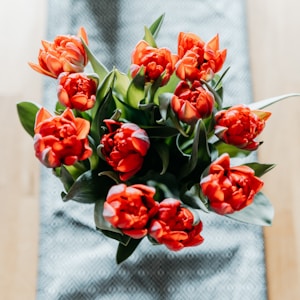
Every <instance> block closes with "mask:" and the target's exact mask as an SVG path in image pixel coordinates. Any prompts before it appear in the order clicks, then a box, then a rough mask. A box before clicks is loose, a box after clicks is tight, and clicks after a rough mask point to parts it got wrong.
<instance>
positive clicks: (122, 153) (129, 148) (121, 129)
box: [100, 120, 150, 181]
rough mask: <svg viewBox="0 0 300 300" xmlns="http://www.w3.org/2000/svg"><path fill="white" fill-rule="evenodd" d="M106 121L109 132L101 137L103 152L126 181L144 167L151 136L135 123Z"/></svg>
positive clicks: (109, 162) (108, 161)
mask: <svg viewBox="0 0 300 300" xmlns="http://www.w3.org/2000/svg"><path fill="white" fill-rule="evenodd" d="M104 122H105V124H106V126H107V128H108V130H109V133H107V134H104V135H103V137H102V139H101V142H100V144H101V145H102V148H101V152H102V154H103V156H104V157H105V159H106V161H107V163H108V164H109V165H110V166H111V167H112V168H113V169H114V170H115V171H117V172H119V177H120V179H121V180H123V181H126V180H127V179H129V178H130V177H132V176H133V175H134V174H136V173H137V172H138V171H139V170H140V169H141V168H142V165H143V162H144V157H145V156H146V154H147V151H148V149H149V147H150V140H149V137H148V135H147V133H146V131H145V130H143V129H141V128H140V127H138V126H137V125H136V124H134V123H121V122H117V121H114V120H104Z"/></svg>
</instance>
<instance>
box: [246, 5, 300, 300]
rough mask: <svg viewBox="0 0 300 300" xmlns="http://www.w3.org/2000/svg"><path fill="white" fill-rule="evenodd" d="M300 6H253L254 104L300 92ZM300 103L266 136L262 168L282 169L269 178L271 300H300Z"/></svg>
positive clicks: (277, 111) (280, 111)
mask: <svg viewBox="0 0 300 300" xmlns="http://www.w3.org/2000/svg"><path fill="white" fill-rule="evenodd" d="M299 9H300V2H299V1H296V0H265V1H258V0H255V1H253V0H248V25H249V27H248V28H249V33H250V37H249V38H250V40H249V41H250V54H251V66H252V76H253V87H254V98H255V100H260V99H263V98H268V97H273V96H275V95H280V94H285V93H289V92H300V84H299V83H300V73H299V67H300V56H299V49H300V39H299V28H300V18H299ZM299 101H300V98H299V97H297V98H295V99H289V100H287V101H285V102H281V103H277V104H275V105H274V106H272V107H271V108H270V109H269V110H270V111H271V112H272V113H273V115H272V117H271V119H270V121H268V124H267V127H266V129H265V131H264V134H263V135H262V139H263V140H264V141H265V143H264V144H263V145H262V147H261V148H260V150H259V159H260V160H261V161H262V162H270V163H276V164H277V166H276V168H275V169H274V170H272V172H270V173H269V174H267V175H266V176H265V178H264V180H265V183H266V184H265V188H264V191H265V193H266V194H267V196H268V197H269V198H270V199H271V201H272V202H273V204H274V206H275V220H274V224H273V225H272V227H270V228H266V229H265V249H266V262H267V279H268V294H269V299H271V300H279V299H300V285H299V283H300V277H299V275H300V256H299V254H300V219H299V217H298V211H299V210H300V201H299V195H300V185H299V183H298V182H299V172H298V169H299V166H300V156H299V147H300V138H299V128H300V118H299V113H300V102H299Z"/></svg>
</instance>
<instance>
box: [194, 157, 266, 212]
mask: <svg viewBox="0 0 300 300" xmlns="http://www.w3.org/2000/svg"><path fill="white" fill-rule="evenodd" d="M200 185H201V188H202V192H203V194H204V195H205V196H206V197H207V198H208V201H209V205H210V207H211V208H212V209H213V210H214V211H215V212H217V213H218V214H220V215H225V214H231V213H233V212H235V211H239V210H241V209H243V208H245V207H246V206H248V205H250V204H251V203H252V202H253V200H254V197H255V195H256V194H257V193H258V192H259V191H260V189H261V188H262V187H263V181H262V180H261V179H260V178H258V177H256V176H255V174H254V170H253V169H251V168H250V167H248V166H236V167H230V157H229V155H228V154H227V153H226V154H223V155H222V156H220V157H219V158H218V159H217V160H216V161H214V162H213V163H212V164H211V165H210V168H209V174H208V175H207V176H206V177H204V178H203V179H202V180H201V182H200Z"/></svg>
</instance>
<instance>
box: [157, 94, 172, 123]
mask: <svg viewBox="0 0 300 300" xmlns="http://www.w3.org/2000/svg"><path fill="white" fill-rule="evenodd" d="M172 97H173V94H172V93H163V94H160V95H159V97H158V101H159V111H160V114H161V117H162V118H163V120H164V121H166V120H167V118H168V112H169V107H170V101H171V99H172Z"/></svg>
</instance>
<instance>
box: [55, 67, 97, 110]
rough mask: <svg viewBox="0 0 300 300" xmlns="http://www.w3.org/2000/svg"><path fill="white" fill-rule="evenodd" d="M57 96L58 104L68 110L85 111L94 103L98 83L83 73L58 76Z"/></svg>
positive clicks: (64, 73) (65, 73)
mask: <svg viewBox="0 0 300 300" xmlns="http://www.w3.org/2000/svg"><path fill="white" fill-rule="evenodd" d="M58 80H59V84H58V90H57V96H58V100H59V102H60V103H61V104H62V105H64V106H66V107H69V108H75V109H77V110H80V111H85V110H88V109H90V108H92V107H93V106H94V104H95V102H96V92H97V85H98V81H97V80H96V79H94V78H93V79H92V78H89V77H88V76H87V75H85V74H84V73H67V72H63V73H61V74H60V75H59V78H58Z"/></svg>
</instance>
